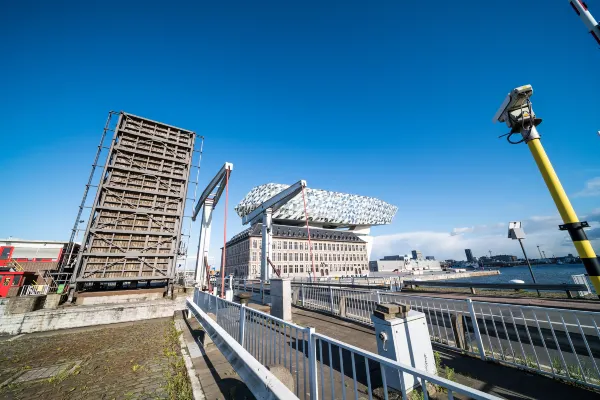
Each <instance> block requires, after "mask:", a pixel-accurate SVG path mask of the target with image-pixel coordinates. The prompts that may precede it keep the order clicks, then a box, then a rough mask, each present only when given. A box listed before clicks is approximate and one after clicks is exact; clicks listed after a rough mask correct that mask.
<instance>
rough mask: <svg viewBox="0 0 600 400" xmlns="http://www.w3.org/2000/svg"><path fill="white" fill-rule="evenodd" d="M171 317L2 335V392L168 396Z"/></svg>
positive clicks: (15, 395)
mask: <svg viewBox="0 0 600 400" xmlns="http://www.w3.org/2000/svg"><path fill="white" fill-rule="evenodd" d="M172 321H173V319H172V318H160V319H153V320H147V321H139V322H131V323H122V324H115V325H110V326H106V325H105V326H102V327H92V328H80V329H68V330H64V331H54V332H47V333H37V334H29V335H21V336H18V337H14V338H12V339H11V340H6V339H5V340H2V341H0V385H2V384H3V382H7V384H6V385H5V386H4V387H2V388H0V398H1V399H23V400H27V399H36V400H51V399H83V398H85V399H162V398H166V397H167V394H166V391H165V386H166V384H167V376H168V371H169V363H168V359H167V356H166V355H165V352H164V350H165V348H166V340H167V335H168V329H169V328H170V327H171V324H172ZM53 374H54V375H53ZM51 375H53V376H51ZM40 376H42V377H46V378H43V379H40V378H39V377H40ZM47 376H50V377H49V378H48V377H47ZM27 377H33V378H35V377H38V379H36V380H28V379H29V378H27Z"/></svg>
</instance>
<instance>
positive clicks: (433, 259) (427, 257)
mask: <svg viewBox="0 0 600 400" xmlns="http://www.w3.org/2000/svg"><path fill="white" fill-rule="evenodd" d="M425 259H426V260H431V261H435V257H434V256H426V257H425Z"/></svg>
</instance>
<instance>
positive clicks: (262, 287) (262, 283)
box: [260, 279, 265, 304]
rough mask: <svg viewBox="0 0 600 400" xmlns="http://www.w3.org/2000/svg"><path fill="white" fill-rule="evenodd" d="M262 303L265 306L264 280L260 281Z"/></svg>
mask: <svg viewBox="0 0 600 400" xmlns="http://www.w3.org/2000/svg"><path fill="white" fill-rule="evenodd" d="M260 302H261V303H262V304H265V286H264V281H263V280H262V279H261V280H260Z"/></svg>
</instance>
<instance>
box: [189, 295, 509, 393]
mask: <svg viewBox="0 0 600 400" xmlns="http://www.w3.org/2000/svg"><path fill="white" fill-rule="evenodd" d="M188 307H189V308H190V310H191V311H192V313H193V314H194V315H195V316H196V318H197V319H198V321H199V322H200V323H201V324H202V326H203V328H204V329H205V330H207V332H208V333H209V336H210V337H211V339H212V340H213V341H214V342H215V343H217V345H218V346H219V344H218V343H225V344H224V345H223V347H224V349H225V350H222V351H223V352H224V354H225V355H226V357H228V359H229V358H231V359H233V360H234V363H236V364H235V365H234V368H236V365H237V368H236V371H238V369H239V371H242V374H244V376H246V375H248V374H251V372H250V371H249V369H252V368H255V369H258V371H261V372H262V371H264V367H265V366H269V367H271V366H283V367H285V368H286V369H287V370H288V371H289V373H290V374H291V376H292V377H293V381H294V394H295V396H296V397H298V398H300V399H311V400H317V399H318V398H319V397H320V398H322V399H326V398H331V399H340V398H341V399H350V398H353V399H358V398H359V397H364V396H365V395H366V396H367V397H368V398H369V399H371V398H373V396H374V395H376V396H378V397H380V398H384V399H386V400H387V399H389V398H397V397H393V396H392V395H395V396H400V397H401V398H402V399H404V400H407V399H409V398H412V397H410V396H409V393H410V392H409V391H408V390H406V389H405V388H404V387H401V388H400V390H399V391H395V390H394V389H392V388H391V387H389V385H388V384H387V381H386V380H387V378H386V377H389V376H390V374H398V377H399V382H404V379H403V377H404V374H409V375H412V376H414V377H415V379H416V380H417V381H418V382H420V383H421V387H430V388H436V390H438V393H437V394H438V395H439V394H443V395H444V396H447V398H448V399H453V398H454V395H456V394H460V395H462V396H466V397H467V398H471V399H477V400H484V399H489V400H491V399H498V397H495V396H492V395H489V394H486V393H483V392H480V391H477V390H475V389H472V388H470V387H467V386H464V385H461V384H458V383H455V382H452V381H449V380H447V379H444V378H441V377H439V376H437V375H433V374H430V373H428V372H425V371H420V370H417V369H415V368H412V367H410V366H408V365H406V364H403V363H399V362H396V361H393V360H390V359H387V358H385V357H381V356H379V355H378V354H374V353H371V352H368V351H366V350H363V349H360V348H357V347H355V346H351V345H349V344H347V343H343V342H340V341H338V340H336V339H333V338H331V337H328V336H325V335H321V334H318V333H316V332H315V330H314V328H305V327H302V326H299V325H296V324H293V323H290V322H285V321H283V320H281V319H279V318H275V317H273V316H271V315H269V314H266V313H263V312H260V311H257V310H254V309H252V308H249V307H245V306H240V305H239V304H236V303H233V302H230V301H227V300H223V299H220V298H218V297H216V296H213V295H211V294H208V293H206V292H201V291H199V290H198V289H196V291H195V292H194V296H193V300H191V301H190V300H188ZM209 313H212V314H214V315H215V318H216V322H215V321H213V320H212V319H211V318H210V316H209V315H208V314H209ZM215 339H216V340H215ZM219 348H220V347H219ZM233 353H235V354H233ZM240 363H242V364H245V365H240ZM256 363H259V364H260V365H261V366H262V367H263V368H262V369H261V367H258V366H257V365H256ZM232 365H233V364H232ZM238 373H239V372H238ZM255 375H256V376H255V377H254V378H255V379H259V380H260V379H261V376H262V377H264V376H265V375H264V373H263V374H262V375H261V374H260V373H256V374H255ZM240 376H241V374H240ZM266 376H267V378H268V379H266V381H265V382H263V383H264V391H263V389H262V388H261V386H260V385H259V384H256V383H254V382H250V385H249V389H250V390H251V391H252V393H253V394H254V395H255V396H256V397H257V398H269V397H268V396H275V398H282V399H284V398H285V399H288V398H294V397H293V395H290V394H288V395H287V396H288V397H285V395H284V394H283V392H278V391H276V390H274V389H273V388H275V389H276V388H279V386H277V385H274V382H273V381H272V379H271V377H270V376H268V375H266ZM394 376H395V375H394ZM251 377H252V376H251ZM242 379H244V381H245V382H246V383H248V382H247V381H246V379H245V378H244V377H243V376H242ZM269 384H271V386H269ZM428 384H429V385H428ZM422 395H423V398H424V399H428V398H429V396H428V393H427V390H424V391H423V393H422ZM290 396H292V397H290ZM271 398H273V397H271Z"/></svg>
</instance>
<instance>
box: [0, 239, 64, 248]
mask: <svg viewBox="0 0 600 400" xmlns="http://www.w3.org/2000/svg"><path fill="white" fill-rule="evenodd" d="M16 243H22V244H24V243H27V244H61V245H65V244H69V242H68V241H61V240H28V239H19V238H8V239H0V244H1V245H3V246H6V245H12V244H16Z"/></svg>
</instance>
